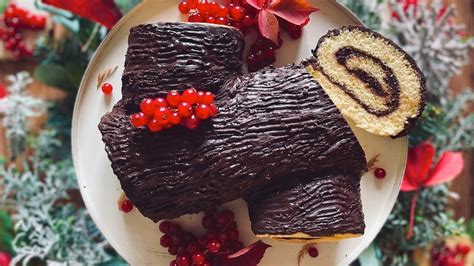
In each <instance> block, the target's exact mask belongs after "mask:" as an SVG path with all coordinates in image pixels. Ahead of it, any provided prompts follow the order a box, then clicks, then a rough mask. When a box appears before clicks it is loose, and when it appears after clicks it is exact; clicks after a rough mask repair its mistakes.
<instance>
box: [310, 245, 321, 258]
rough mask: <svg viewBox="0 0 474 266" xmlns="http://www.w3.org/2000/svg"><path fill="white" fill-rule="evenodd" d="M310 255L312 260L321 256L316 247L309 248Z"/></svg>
mask: <svg viewBox="0 0 474 266" xmlns="http://www.w3.org/2000/svg"><path fill="white" fill-rule="evenodd" d="M308 255H309V256H310V257H311V258H316V257H317V256H318V255H319V252H318V249H317V248H315V247H310V248H308Z"/></svg>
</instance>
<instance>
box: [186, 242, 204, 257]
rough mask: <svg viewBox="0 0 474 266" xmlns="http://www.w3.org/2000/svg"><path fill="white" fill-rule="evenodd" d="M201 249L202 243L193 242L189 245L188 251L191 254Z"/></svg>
mask: <svg viewBox="0 0 474 266" xmlns="http://www.w3.org/2000/svg"><path fill="white" fill-rule="evenodd" d="M199 251H201V245H200V244H199V243H198V242H191V243H190V244H189V245H188V252H189V253H191V254H194V253H197V252H199Z"/></svg>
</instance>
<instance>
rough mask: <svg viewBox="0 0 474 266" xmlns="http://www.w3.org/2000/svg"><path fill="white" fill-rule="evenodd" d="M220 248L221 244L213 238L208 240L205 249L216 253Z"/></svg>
mask: <svg viewBox="0 0 474 266" xmlns="http://www.w3.org/2000/svg"><path fill="white" fill-rule="evenodd" d="M220 249H221V244H220V243H219V242H217V241H215V240H212V241H210V242H209V243H208V244H207V250H209V252H212V253H217V252H219V250H220Z"/></svg>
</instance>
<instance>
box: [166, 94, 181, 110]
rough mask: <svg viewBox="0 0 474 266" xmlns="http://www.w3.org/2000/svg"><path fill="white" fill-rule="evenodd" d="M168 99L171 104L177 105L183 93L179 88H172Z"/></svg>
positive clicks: (167, 96)
mask: <svg viewBox="0 0 474 266" xmlns="http://www.w3.org/2000/svg"><path fill="white" fill-rule="evenodd" d="M166 100H167V101H168V104H169V105H170V106H173V107H176V106H178V104H179V103H180V102H181V94H179V92H178V91H177V90H172V91H170V92H168V94H167V95H166Z"/></svg>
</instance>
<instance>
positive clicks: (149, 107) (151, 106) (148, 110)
mask: <svg viewBox="0 0 474 266" xmlns="http://www.w3.org/2000/svg"><path fill="white" fill-rule="evenodd" d="M140 110H142V113H144V114H146V115H153V114H154V113H155V110H156V104H155V102H154V100H152V99H149V98H145V99H143V100H142V101H141V102H140Z"/></svg>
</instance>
